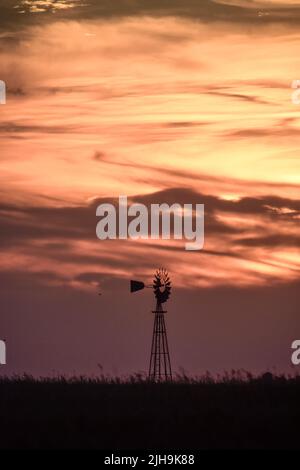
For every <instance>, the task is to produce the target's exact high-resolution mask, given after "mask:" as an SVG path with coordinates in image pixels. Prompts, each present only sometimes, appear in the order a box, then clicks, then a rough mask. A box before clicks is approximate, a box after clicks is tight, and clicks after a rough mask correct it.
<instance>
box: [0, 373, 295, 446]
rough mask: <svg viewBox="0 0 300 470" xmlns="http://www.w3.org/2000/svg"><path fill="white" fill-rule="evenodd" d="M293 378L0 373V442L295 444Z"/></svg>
mask: <svg viewBox="0 0 300 470" xmlns="http://www.w3.org/2000/svg"><path fill="white" fill-rule="evenodd" d="M299 428H300V378H299V377H290V378H285V377H274V376H272V375H271V374H265V375H264V376H263V377H259V378H253V377H251V376H248V377H246V378H242V377H241V376H239V375H235V374H233V375H230V376H225V377H224V378H223V379H222V380H219V381H217V382H216V381H214V380H212V379H211V378H210V377H209V376H207V377H205V378H202V379H188V378H186V377H184V378H177V380H176V381H174V382H173V383H161V384H155V383H150V382H147V381H145V380H142V379H141V378H139V377H135V378H129V379H128V380H126V381H122V380H119V379H105V378H101V379H98V380H96V379H93V380H88V379H86V378H77V379H76V378H74V379H69V380H67V379H65V378H60V379H52V380H50V379H43V380H42V379H41V380H38V381H36V380H34V379H32V378H30V377H22V378H16V379H10V380H9V379H4V378H2V379H0V447H1V448H13V449H16V448H30V449H39V448H58V449H63V448H97V449H111V450H122V449H155V450H160V449H161V450H163V449H173V450H175V449H178V450H180V449H199V450H200V449H219V448H220V449H224V448H234V449H243V448H244V449H246V448H269V449H270V448H272V449H274V448H278V449H283V448H300V437H299V436H300V431H299Z"/></svg>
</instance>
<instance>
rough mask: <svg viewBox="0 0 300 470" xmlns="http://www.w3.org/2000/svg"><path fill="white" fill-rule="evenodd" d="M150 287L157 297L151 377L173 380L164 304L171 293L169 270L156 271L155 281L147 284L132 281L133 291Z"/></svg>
mask: <svg viewBox="0 0 300 470" xmlns="http://www.w3.org/2000/svg"><path fill="white" fill-rule="evenodd" d="M144 287H149V288H152V289H153V292H154V295H155V299H156V309H155V310H153V312H152V313H154V315H155V316H154V326H153V335H152V345H151V355H150V364H149V379H150V380H153V381H155V382H160V381H163V380H166V381H171V380H172V369H171V360H170V353H169V346H168V339H167V331H166V325H165V317H164V314H165V313H166V310H164V309H163V304H164V303H166V302H167V300H168V299H169V297H170V293H171V281H170V277H169V275H168V272H167V271H166V269H164V268H160V269H158V270H157V271H156V273H155V275H154V279H153V283H152V285H150V286H145V284H144V283H143V282H140V281H130V290H131V292H136V291H138V290H141V289H144Z"/></svg>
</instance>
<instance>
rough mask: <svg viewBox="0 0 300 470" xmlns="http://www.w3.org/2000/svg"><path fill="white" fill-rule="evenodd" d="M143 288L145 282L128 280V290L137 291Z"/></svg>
mask: <svg viewBox="0 0 300 470" xmlns="http://www.w3.org/2000/svg"><path fill="white" fill-rule="evenodd" d="M144 288H145V284H144V283H143V282H141V281H133V280H132V281H130V292H137V291H138V290H142V289H144Z"/></svg>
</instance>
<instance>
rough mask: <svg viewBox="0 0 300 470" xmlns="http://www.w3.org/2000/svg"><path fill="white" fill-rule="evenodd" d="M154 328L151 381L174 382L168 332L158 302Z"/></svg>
mask: <svg viewBox="0 0 300 470" xmlns="http://www.w3.org/2000/svg"><path fill="white" fill-rule="evenodd" d="M153 313H154V314H155V317H154V326H153V335H152V345H151V356H150V366H149V379H150V380H153V381H162V380H172V369H171V361H170V354H169V347H168V339H167V331H166V325H165V318H164V313H165V311H164V310H163V308H162V305H161V303H159V302H157V304H156V310H155V311H154V312H153Z"/></svg>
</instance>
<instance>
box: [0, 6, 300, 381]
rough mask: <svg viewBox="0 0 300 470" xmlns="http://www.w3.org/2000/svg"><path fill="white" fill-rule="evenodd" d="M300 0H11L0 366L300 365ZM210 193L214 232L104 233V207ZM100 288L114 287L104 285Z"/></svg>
mask: <svg viewBox="0 0 300 470" xmlns="http://www.w3.org/2000/svg"><path fill="white" fill-rule="evenodd" d="M299 23H300V1H297V0H294V1H280V0H263V1H256V0H252V1H250V0H215V1H213V0H203V1H201V2H200V1H196V0H185V1H183V0H175V1H172V2H170V1H167V0H160V1H158V0H154V1H150V0H116V1H114V2H109V1H105V0H103V1H96V0H82V1H81V0H74V1H63V0H57V1H54V0H41V1H39V0H36V1H33V0H23V1H21V0H18V1H17V0H2V1H1V6H0V79H1V80H4V81H5V82H6V85H7V103H6V104H5V105H1V106H0V139H1V146H0V228H1V229H0V246H1V250H0V279H1V282H0V306H1V314H0V339H5V340H6V345H7V365H6V366H1V368H0V374H7V375H11V374H22V373H28V374H33V375H43V376H45V375H53V374H54V375H55V374H65V375H72V374H85V375H93V374H94V375H99V373H105V374H113V375H126V374H130V373H134V372H137V371H146V370H147V367H148V361H149V353H150V342H151V331H152V322H153V314H152V313H151V310H152V308H153V295H152V293H151V291H150V290H145V291H143V292H138V293H136V294H135V295H132V294H130V293H129V288H128V287H129V279H131V278H134V279H140V280H143V281H145V282H146V283H149V282H151V279H152V276H153V273H154V271H155V269H156V268H157V267H159V266H161V265H162V266H165V267H166V268H167V269H168V270H169V272H170V275H171V278H172V284H173V290H172V296H171V300H170V301H169V302H168V304H167V310H168V313H167V314H166V323H167V328H168V336H169V343H170V352H171V359H172V363H173V368H174V370H175V371H183V370H185V371H186V372H187V373H189V374H203V373H205V371H207V370H208V371H210V372H211V373H213V374H216V373H222V372H223V371H224V370H231V369H245V370H250V371H253V372H254V373H258V372H261V371H265V370H272V371H277V372H278V373H279V372H285V373H294V372H295V371H296V372H297V369H295V368H294V369H293V368H292V367H291V361H290V357H291V344H292V342H293V341H294V340H295V339H298V337H299V335H300V319H299V313H300V312H299V285H300V282H299V273H300V252H299V246H300V243H299V242H300V237H299V233H300V232H299V221H300V199H299V184H300V159H299V156H298V154H299V150H300V149H299V145H300V136H299V129H300V107H299V106H300V105H296V104H294V103H293V102H292V93H293V90H292V88H291V84H292V82H293V80H297V79H300V70H299V58H298V55H299V54H298V52H299V47H300V33H299ZM119 195H128V198H129V201H130V202H142V203H144V204H146V205H147V206H149V205H150V204H151V203H163V202H167V203H169V204H171V203H175V202H176V203H180V204H184V203H193V204H196V203H199V204H201V203H203V204H205V245H204V249H203V250H201V251H194V252H187V251H185V250H184V243H183V242H182V241H174V240H137V241H133V240H106V241H100V240H98V239H97V238H96V233H95V228H96V223H97V218H96V207H97V205H98V204H100V203H101V202H116V200H117V198H118V197H119ZM99 291H101V293H102V295H101V296H98V295H97V294H98V292H99Z"/></svg>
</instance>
